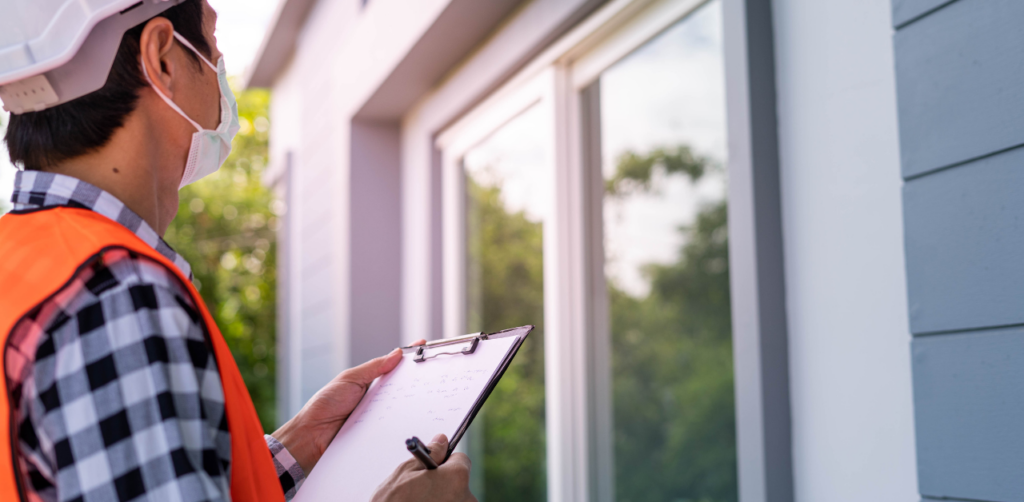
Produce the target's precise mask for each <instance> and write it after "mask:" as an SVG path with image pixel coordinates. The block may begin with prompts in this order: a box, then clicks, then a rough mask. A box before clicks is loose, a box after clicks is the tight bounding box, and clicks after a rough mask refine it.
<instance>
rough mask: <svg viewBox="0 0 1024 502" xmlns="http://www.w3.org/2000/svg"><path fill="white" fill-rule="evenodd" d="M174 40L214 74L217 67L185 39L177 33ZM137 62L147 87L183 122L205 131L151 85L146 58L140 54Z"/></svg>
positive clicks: (151, 80)
mask: <svg viewBox="0 0 1024 502" xmlns="http://www.w3.org/2000/svg"><path fill="white" fill-rule="evenodd" d="M174 38H175V39H177V40H178V42H180V43H181V44H182V45H184V46H185V47H188V48H189V49H191V50H192V52H194V53H195V54H196V56H199V59H201V60H203V63H206V65H207V66H209V67H210V68H212V69H213V71H214V72H215V73H216V72H217V67H215V66H213V65H212V64H210V61H209V60H208V59H206V58H205V57H203V55H202V54H201V53H200V52H199V51H197V50H196V48H195V47H194V46H193V45H192V44H191V43H190V42H189V41H188V40H186V39H185V37H183V36H181V35H179V34H178V32H174ZM139 62H140V63H142V75H143V76H145V77H146V82H148V83H149V86H150V87H151V88H152V89H153V91H154V92H156V94H157V96H160V99H163V100H164V102H165V103H167V106H170V107H171V108H172V109H174V111H176V112H178V115H181V116H182V117H185V120H187V121H188V122H189V123H190V124H192V127H195V128H196V130H197V131H199V132H203V131H205V130H206V129H203V126H201V125H199V123H198V122H196V121H195V120H192V119H191V118H190V117H189V116H188V115H186V114H185V112H184V111H182V109H181V107H179V106H178V105H177V104H176V103H175V102H174V101H172V100H171V98H168V97H167V95H166V94H164V93H163V92H161V91H160V89H158V88H157V86H155V85H153V79H151V78H149V70H148V69H147V68H146V58H144V57H142V55H141V54H140V55H139Z"/></svg>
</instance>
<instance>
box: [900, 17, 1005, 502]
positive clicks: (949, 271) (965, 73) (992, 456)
mask: <svg viewBox="0 0 1024 502" xmlns="http://www.w3.org/2000/svg"><path fill="white" fill-rule="evenodd" d="M892 6H893V11H894V13H895V14H894V22H895V25H896V27H897V31H896V35H895V54H896V74H897V82H898V96H899V120H900V137H901V154H902V167H903V171H902V173H903V177H904V180H905V184H904V188H903V208H904V224H905V227H906V230H905V240H906V250H907V283H908V298H909V315H910V327H911V331H912V332H913V334H914V341H913V346H912V347H913V348H912V350H913V371H914V406H915V419H916V424H917V456H918V475H919V477H920V491H921V494H922V496H923V497H924V498H926V499H933V498H943V499H947V498H948V499H957V500H962V499H969V500H977V501H1008V500H1020V498H1021V494H1022V493H1024V477H1022V476H1021V475H1020V473H1021V472H1022V471H1024V454H1022V453H1021V452H1024V434H1022V433H1021V430H1022V429H1021V425H1020V424H1021V423H1024V406H1022V405H1021V403H1022V400H1021V399H1020V389H1021V388H1022V385H1024V364H1022V354H1024V336H1022V332H1021V328H1020V326H1021V325H1022V324H1024V265H1022V264H1024V261H1022V260H1021V256H1022V252H1024V237H1022V236H1024V204H1022V202H1021V201H1022V200H1024V199H1022V197H1021V194H1022V193H1024V171H1022V170H1021V163H1022V162H1024V150H1022V149H1021V146H1022V145H1024V85H1022V83H1024V82H1022V66H1021V64H1020V62H1021V54H1022V47H1024V32H1022V31H1021V29H1020V26H1021V23H1022V22H1024V3H1021V2H1019V1H1017V0H958V1H952V2H950V1H937V0H902V1H894V2H893V5H892Z"/></svg>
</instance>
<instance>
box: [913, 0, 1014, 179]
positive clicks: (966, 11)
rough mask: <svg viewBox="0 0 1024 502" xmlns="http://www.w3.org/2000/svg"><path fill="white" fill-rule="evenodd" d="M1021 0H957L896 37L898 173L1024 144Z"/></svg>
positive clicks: (915, 23) (963, 160)
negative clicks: (898, 136) (901, 166)
mask: <svg viewBox="0 0 1024 502" xmlns="http://www.w3.org/2000/svg"><path fill="white" fill-rule="evenodd" d="M1022 20H1024V2H1022V1H1021V0H960V1H958V2H954V3H952V4H950V5H948V6H946V7H944V8H942V9H940V10H938V11H935V12H934V13H932V14H930V15H929V16H927V17H925V18H923V19H921V20H919V21H917V22H914V23H912V24H910V25H909V26H907V27H905V28H902V29H900V30H899V31H897V32H896V39H895V46H896V82H897V92H898V93H899V113H900V140H901V143H902V157H903V175H904V176H917V175H920V174H922V173H925V172H929V171H931V170H934V169H938V168H942V167H946V166H950V165H954V164H958V163H962V162H966V161H969V160H971V159H976V158H978V157H981V156H984V155H989V154H991V153H992V152H997V151H1001V150H1005V149H1007V148H1012V147H1015V146H1019V145H1021V144H1024V72H1022V66H1021V63H1022V61H1024V29H1021V21H1022Z"/></svg>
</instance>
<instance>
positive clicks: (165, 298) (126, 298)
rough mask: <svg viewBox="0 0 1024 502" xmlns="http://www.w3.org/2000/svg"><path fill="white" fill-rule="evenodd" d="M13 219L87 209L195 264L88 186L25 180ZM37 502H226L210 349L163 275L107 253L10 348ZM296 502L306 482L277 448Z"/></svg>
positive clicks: (21, 435) (225, 450)
mask: <svg viewBox="0 0 1024 502" xmlns="http://www.w3.org/2000/svg"><path fill="white" fill-rule="evenodd" d="M11 202H13V203H14V211H26V210H36V209H43V208H48V207H55V206H70V207H78V208H84V209H90V210H92V211H95V212H97V213H99V214H101V215H104V216H106V217H108V218H110V219H112V220H114V221H117V222H118V223H120V224H122V225H124V226H125V227H126V228H128V229H129V230H131V231H132V232H134V233H135V234H136V235H137V236H139V238H141V239H142V240H143V241H144V242H146V243H147V244H149V245H150V246H152V247H153V248H154V249H156V250H157V251H158V252H159V253H160V254H162V255H163V256H165V257H167V258H168V259H169V260H170V261H171V262H172V263H174V264H175V265H176V266H177V267H178V268H179V269H180V270H181V271H182V272H183V273H184V275H186V276H188V277H191V269H190V267H189V265H188V263H187V262H186V261H185V260H184V258H182V257H181V256H180V255H178V254H177V253H176V252H174V250H173V249H171V247H170V246H168V245H167V243H166V242H164V241H163V239H161V238H160V236H159V235H157V234H156V232H155V231H153V229H152V228H151V227H150V226H149V225H148V224H147V223H146V222H145V221H143V220H142V218H140V217H139V216H138V215H136V214H135V213H134V212H132V211H131V210H130V209H128V208H127V207H126V206H125V205H124V204H122V203H121V202H120V201H118V200H117V199H116V198H114V197H113V196H112V195H110V194H108V193H106V192H104V191H102V190H100V189H98V188H96V187H94V186H92V185H90V184H88V183H85V182H83V181H79V180H77V179H74V178H71V177H67V176H62V175H57V174H52V173H41V172H19V173H18V175H17V178H16V180H15V189H14V194H13V196H12V197H11ZM4 356H5V357H6V361H7V364H6V371H7V374H6V377H7V379H8V380H7V381H8V385H9V386H8V389H9V390H10V391H11V406H12V411H13V420H14V423H15V424H16V426H17V433H18V440H19V441H18V455H17V460H18V462H19V465H20V468H21V470H22V472H24V473H27V476H28V481H29V482H28V483H27V484H28V486H26V490H28V491H29V492H31V494H32V495H35V496H37V497H38V498H39V499H41V500H44V501H61V502H63V501H82V502H89V501H113V500H119V501H128V500H160V501H163V500H167V501H172V500H173V501H227V500H230V499H231V495H230V479H229V474H230V472H231V471H230V465H231V437H230V434H229V433H228V427H227V419H226V415H225V413H224V391H223V388H222V386H221V380H220V374H219V372H218V370H217V364H216V360H215V358H214V355H213V349H212V346H211V345H210V342H209V340H207V338H206V336H205V334H204V330H203V325H202V320H201V317H200V314H199V311H198V309H197V308H196V305H195V304H193V302H192V300H191V297H190V295H189V294H188V292H187V290H186V289H185V287H184V285H182V284H181V283H180V282H179V280H178V278H177V276H176V275H174V274H173V273H172V272H171V271H170V270H167V269H166V268H165V267H164V266H163V265H161V264H159V263H157V262H154V261H152V260H151V259H149V258H146V257H144V256H140V255H137V254H135V253H132V252H129V251H125V250H113V251H109V252H106V253H104V254H103V255H102V257H101V258H100V259H99V260H97V262H96V263H94V264H93V265H92V266H90V267H86V268H84V269H83V270H82V271H81V272H80V273H79V274H78V275H77V276H76V277H75V278H74V279H73V280H72V281H71V283H70V284H68V285H67V286H66V287H65V288H64V289H63V290H61V291H60V292H59V293H58V294H56V295H55V296H53V297H52V298H50V299H48V300H47V301H45V302H44V303H42V304H40V305H39V306H38V307H36V308H35V309H33V310H32V311H31V312H30V313H29V315H27V316H26V317H25V318H23V319H22V320H21V321H20V322H19V323H18V324H17V325H16V326H15V327H14V330H13V331H12V332H11V334H10V337H9V340H8V344H7V346H6V348H5V354H4ZM265 438H266V441H267V446H268V448H270V451H271V454H272V456H273V458H274V464H275V467H276V468H277V473H278V477H279V479H280V481H281V487H282V489H283V490H284V492H285V496H286V498H287V499H291V498H292V497H293V496H294V494H295V492H296V490H297V487H298V485H299V483H301V482H302V480H303V479H304V474H303V472H302V468H301V467H300V466H299V465H298V463H297V462H296V461H295V459H294V458H293V457H292V456H291V454H290V453H288V450H286V449H285V448H284V446H283V445H281V443H279V442H278V441H277V440H275V439H274V438H273V437H271V436H269V435H267V436H266V437H265Z"/></svg>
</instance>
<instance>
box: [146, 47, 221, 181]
mask: <svg viewBox="0 0 1024 502" xmlns="http://www.w3.org/2000/svg"><path fill="white" fill-rule="evenodd" d="M174 38H176V39H178V41H179V42H181V44H182V45H184V46H185V47H188V48H189V49H191V50H192V52H194V53H195V54H196V56H199V59H201V60H202V61H203V63H205V64H206V66H209V67H210V68H211V69H212V70H213V71H215V72H217V80H218V81H219V83H220V125H219V126H217V129H216V130H213V131H211V130H208V129H203V127H202V126H200V125H199V124H198V123H196V121H194V120H192V119H191V118H189V116H188V115H185V112H183V111H181V108H179V107H178V105H176V104H174V101H171V99H170V98H168V97H167V96H165V95H164V93H162V92H160V90H159V89H157V88H156V86H154V85H153V81H152V80H150V78H149V72H148V71H146V62H145V61H144V60H143V61H142V73H143V75H145V76H146V81H148V82H149V85H150V86H151V87H153V90H154V91H156V93H157V95H159V96H160V97H161V98H163V100H164V102H166V103H167V105H168V106H170V107H171V108H173V109H174V111H176V112H178V114H179V115H181V116H182V117H185V120H187V121H189V123H190V124H192V126H193V127H195V128H196V131H197V132H196V133H195V134H193V135H192V146H191V147H190V148H189V150H188V162H187V163H186V164H185V174H184V175H182V177H181V185H180V186H179V187H178V190H181V189H182V188H185V186H186V185H189V184H192V183H195V182H197V181H199V180H201V179H203V178H205V177H207V176H209V175H211V174H213V173H215V172H217V170H218V169H220V166H222V165H224V161H225V160H227V158H228V154H230V153H231V140H232V139H234V138H235V134H238V129H239V125H238V104H237V103H236V102H235V94H234V93H233V92H231V87H230V86H228V77H227V71H226V70H225V69H224V58H223V57H221V58H220V61H218V62H217V66H214V65H213V63H211V62H210V61H209V60H208V59H206V58H205V57H203V55H202V54H200V53H199V51H197V50H196V48H195V47H193V46H192V44H191V43H189V41H188V40H186V39H185V37H183V36H181V35H179V34H178V33H177V32H175V33H174Z"/></svg>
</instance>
